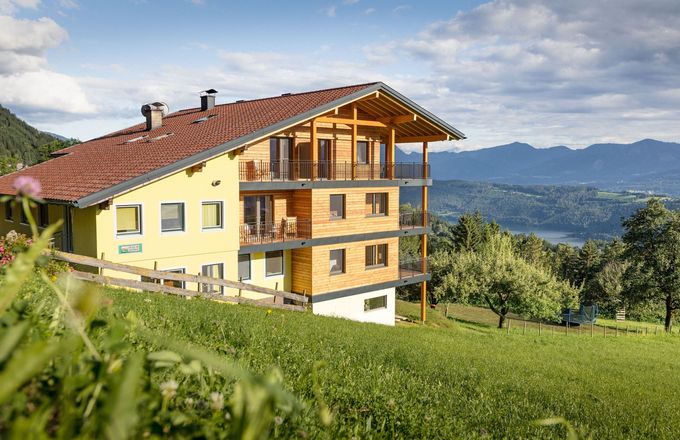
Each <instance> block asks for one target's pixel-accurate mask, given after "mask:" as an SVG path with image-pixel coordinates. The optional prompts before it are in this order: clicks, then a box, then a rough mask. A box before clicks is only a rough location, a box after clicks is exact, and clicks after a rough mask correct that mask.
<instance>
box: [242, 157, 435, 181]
mask: <svg viewBox="0 0 680 440" xmlns="http://www.w3.org/2000/svg"><path fill="white" fill-rule="evenodd" d="M428 176H430V164H422V163H418V162H387V163H359V162H339V161H310V160H280V161H269V160H249V161H242V162H239V180H240V181H241V182H275V181H295V180H312V179H314V180H383V179H388V180H393V179H424V178H427V177H428Z"/></svg>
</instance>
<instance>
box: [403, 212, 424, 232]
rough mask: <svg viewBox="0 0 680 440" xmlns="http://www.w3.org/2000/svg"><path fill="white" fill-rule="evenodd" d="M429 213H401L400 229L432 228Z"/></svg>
mask: <svg viewBox="0 0 680 440" xmlns="http://www.w3.org/2000/svg"><path fill="white" fill-rule="evenodd" d="M430 220H431V219H430V213H429V212H428V211H425V212H423V211H411V212H402V213H399V227H400V228H401V229H415V228H426V227H428V226H430Z"/></svg>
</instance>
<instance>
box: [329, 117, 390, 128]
mask: <svg viewBox="0 0 680 440" xmlns="http://www.w3.org/2000/svg"><path fill="white" fill-rule="evenodd" d="M316 122H330V123H331V124H345V125H363V126H366V127H380V128H386V127H387V124H384V123H382V122H380V121H366V120H361V119H357V120H354V119H346V118H331V117H327V116H321V117H319V118H316Z"/></svg>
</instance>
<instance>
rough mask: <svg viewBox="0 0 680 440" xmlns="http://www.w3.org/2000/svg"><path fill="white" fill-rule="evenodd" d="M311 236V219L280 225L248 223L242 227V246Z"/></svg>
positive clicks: (281, 222)
mask: <svg viewBox="0 0 680 440" xmlns="http://www.w3.org/2000/svg"><path fill="white" fill-rule="evenodd" d="M311 236H312V223H311V221H310V220H309V219H295V220H292V219H289V220H282V221H280V222H278V223H246V224H242V225H241V226H240V242H241V245H242V246H244V245H245V246H250V245H256V244H268V243H280V242H285V241H296V240H303V239H307V238H311Z"/></svg>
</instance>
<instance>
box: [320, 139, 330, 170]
mask: <svg viewBox="0 0 680 440" xmlns="http://www.w3.org/2000/svg"><path fill="white" fill-rule="evenodd" d="M330 173H331V141H330V140H328V139H319V165H318V176H319V179H330V178H331V176H330Z"/></svg>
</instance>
